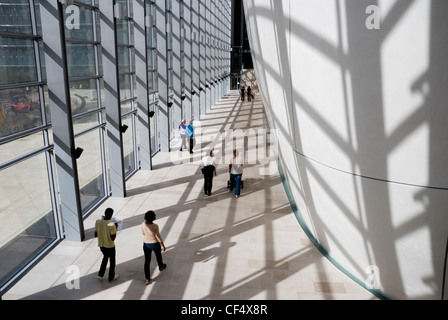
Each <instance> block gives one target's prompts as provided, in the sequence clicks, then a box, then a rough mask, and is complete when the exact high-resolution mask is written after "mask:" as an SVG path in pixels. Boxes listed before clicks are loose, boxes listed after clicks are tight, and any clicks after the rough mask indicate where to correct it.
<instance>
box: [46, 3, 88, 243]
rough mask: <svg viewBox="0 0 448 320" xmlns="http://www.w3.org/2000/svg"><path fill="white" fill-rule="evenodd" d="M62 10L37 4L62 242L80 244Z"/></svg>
mask: <svg viewBox="0 0 448 320" xmlns="http://www.w3.org/2000/svg"><path fill="white" fill-rule="evenodd" d="M62 10H63V7H62V4H60V3H59V1H58V0H46V1H40V13H41V18H42V35H43V43H44V53H45V62H46V70H47V74H49V75H50V74H51V77H48V92H49V100H50V101H49V103H50V112H51V115H52V119H53V122H52V129H53V138H54V152H55V158H56V170H57V174H58V180H59V191H60V199H61V211H62V219H63V225H64V232H65V238H66V239H67V240H71V241H82V240H84V237H85V235H84V226H83V221H82V208H81V201H80V195H79V182H78V168H77V165H76V159H75V140H74V135H73V122H72V112H71V105H70V93H69V87H68V74H67V70H68V68H67V59H66V48H65V31H64V15H63V11H62ZM56 119H57V121H55V120H56Z"/></svg>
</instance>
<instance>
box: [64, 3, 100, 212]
mask: <svg viewBox="0 0 448 320" xmlns="http://www.w3.org/2000/svg"><path fill="white" fill-rule="evenodd" d="M97 2H98V0H96V1H93V0H84V1H79V3H77V5H70V6H64V9H65V10H64V20H65V21H66V23H65V28H64V30H65V38H66V48H67V65H68V77H69V88H70V103H71V109H72V116H73V130H74V136H75V145H76V146H78V147H80V148H82V149H83V150H84V152H83V155H82V157H80V158H79V159H78V160H77V166H78V179H79V188H80V198H81V207H82V211H83V215H87V214H88V213H89V210H90V209H92V208H94V206H95V205H96V204H97V203H98V202H99V201H101V200H102V199H104V197H105V196H106V187H105V185H106V177H105V172H106V170H105V168H106V163H105V161H106V160H105V157H104V155H105V152H104V148H105V130H106V124H105V108H104V98H103V97H104V94H103V81H102V70H101V46H100V43H101V38H100V32H99V24H100V20H99V19H100V17H99V11H98V7H97ZM73 17H76V19H74V18H73Z"/></svg>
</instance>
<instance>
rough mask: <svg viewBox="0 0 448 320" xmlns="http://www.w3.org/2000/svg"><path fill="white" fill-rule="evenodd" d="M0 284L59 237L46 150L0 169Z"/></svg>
mask: <svg viewBox="0 0 448 320" xmlns="http://www.w3.org/2000/svg"><path fill="white" fill-rule="evenodd" d="M0 193H1V195H2V197H1V200H0V220H1V221H2V223H1V224H0V285H4V284H5V282H6V281H8V280H9V279H10V278H11V277H12V276H14V274H16V273H17V272H18V271H20V270H22V268H24V267H25V265H26V264H27V263H28V262H30V261H31V260H32V259H34V258H35V257H36V256H37V255H38V254H39V253H40V252H41V251H42V250H43V249H44V248H45V247H47V246H48V245H49V244H50V243H52V242H53V241H54V240H55V239H56V238H57V233H56V227H55V220H54V214H53V208H52V204H51V198H50V187H49V180H48V171H47V165H46V159H45V154H44V153H42V154H39V155H37V156H35V157H33V158H31V159H28V160H26V161H23V162H20V163H17V164H16V165H14V166H13V167H10V168H8V169H5V170H2V171H0Z"/></svg>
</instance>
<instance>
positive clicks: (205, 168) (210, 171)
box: [201, 150, 243, 198]
mask: <svg viewBox="0 0 448 320" xmlns="http://www.w3.org/2000/svg"><path fill="white" fill-rule="evenodd" d="M213 156H214V155H213V151H209V152H208V154H207V155H206V156H205V157H203V158H202V160H201V171H202V174H203V175H204V193H205V194H206V195H208V196H209V195H211V193H212V187H213V176H216V164H215V159H214V158H213ZM229 173H230V180H229V181H230V185H229V189H230V192H232V191H233V189H235V198H239V197H240V193H241V179H242V176H243V162H242V160H241V158H240V157H239V155H238V151H237V150H233V157H232V159H231V160H230V161H229Z"/></svg>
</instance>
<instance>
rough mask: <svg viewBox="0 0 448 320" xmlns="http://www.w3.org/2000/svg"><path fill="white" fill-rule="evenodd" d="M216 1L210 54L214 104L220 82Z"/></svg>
mask: <svg viewBox="0 0 448 320" xmlns="http://www.w3.org/2000/svg"><path fill="white" fill-rule="evenodd" d="M215 14H216V3H215V2H212V3H211V5H210V38H211V46H210V48H211V55H210V59H211V63H210V67H211V75H210V81H211V83H212V94H211V105H212V106H214V105H215V104H216V102H217V101H218V99H217V90H216V89H217V88H218V83H216V78H217V77H216V66H217V63H216V48H217V37H216V29H217V28H216V23H217V19H216V15H215Z"/></svg>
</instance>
